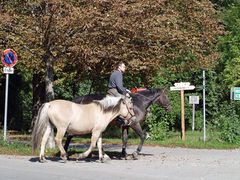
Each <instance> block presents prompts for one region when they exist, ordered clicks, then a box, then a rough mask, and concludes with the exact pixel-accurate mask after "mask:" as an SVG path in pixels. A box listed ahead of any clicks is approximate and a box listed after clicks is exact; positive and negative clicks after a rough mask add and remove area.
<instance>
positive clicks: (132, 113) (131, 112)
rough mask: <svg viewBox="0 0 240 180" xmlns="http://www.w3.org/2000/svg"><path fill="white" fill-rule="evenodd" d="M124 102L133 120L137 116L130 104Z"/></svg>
mask: <svg viewBox="0 0 240 180" xmlns="http://www.w3.org/2000/svg"><path fill="white" fill-rule="evenodd" d="M123 101H124V102H125V104H126V106H127V110H128V113H129V114H130V115H131V117H130V118H129V119H131V118H132V117H133V116H135V114H134V112H133V110H132V111H131V109H130V107H129V104H128V103H127V102H126V101H125V100H124V99H123ZM126 117H127V116H126Z"/></svg>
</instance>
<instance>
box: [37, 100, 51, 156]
mask: <svg viewBox="0 0 240 180" xmlns="http://www.w3.org/2000/svg"><path fill="white" fill-rule="evenodd" d="M49 106H50V104H49V103H44V104H43V105H42V106H41V107H40V109H39V110H38V115H37V118H36V121H35V124H34V127H33V132H32V144H33V147H32V148H33V149H32V150H33V152H35V151H36V149H37V148H38V147H39V146H40V144H41V141H42V138H43V134H44V133H45V131H46V129H47V126H48V125H50V122H49V117H48V114H47V112H48V109H49ZM50 126H51V125H50Z"/></svg>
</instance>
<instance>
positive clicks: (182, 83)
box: [174, 82, 190, 87]
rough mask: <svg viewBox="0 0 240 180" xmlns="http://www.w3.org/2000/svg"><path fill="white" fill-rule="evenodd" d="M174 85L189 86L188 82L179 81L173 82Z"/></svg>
mask: <svg viewBox="0 0 240 180" xmlns="http://www.w3.org/2000/svg"><path fill="white" fill-rule="evenodd" d="M174 86H175V87H186V86H190V82H180V83H174Z"/></svg>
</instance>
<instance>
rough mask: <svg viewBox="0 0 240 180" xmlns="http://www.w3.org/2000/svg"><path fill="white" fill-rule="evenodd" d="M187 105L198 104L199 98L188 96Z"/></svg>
mask: <svg viewBox="0 0 240 180" xmlns="http://www.w3.org/2000/svg"><path fill="white" fill-rule="evenodd" d="M189 104H199V96H189Z"/></svg>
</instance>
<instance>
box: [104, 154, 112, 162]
mask: <svg viewBox="0 0 240 180" xmlns="http://www.w3.org/2000/svg"><path fill="white" fill-rule="evenodd" d="M103 159H105V160H106V161H108V160H111V158H110V157H109V156H108V155H107V154H104V155H103Z"/></svg>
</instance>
